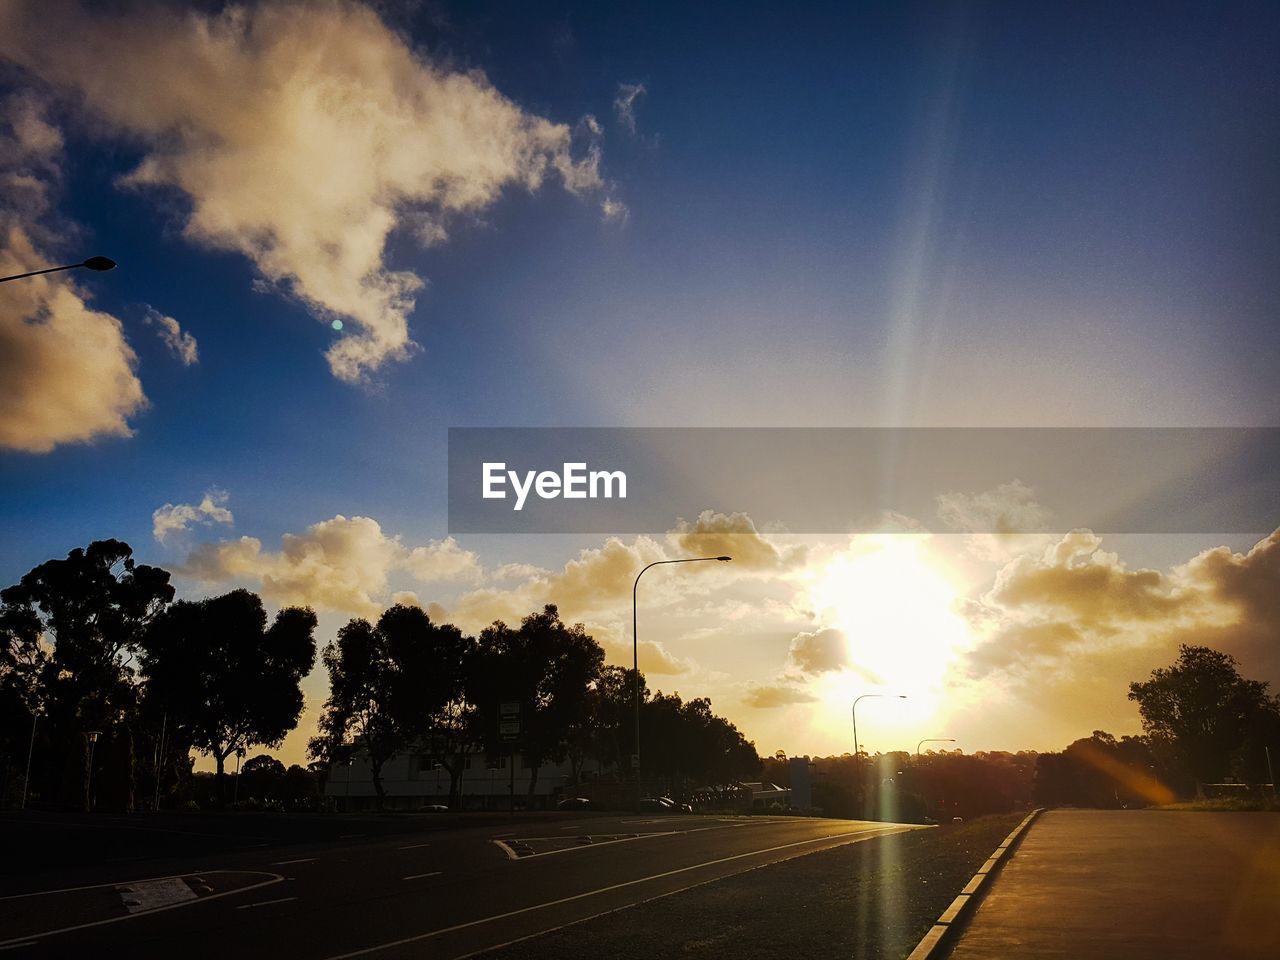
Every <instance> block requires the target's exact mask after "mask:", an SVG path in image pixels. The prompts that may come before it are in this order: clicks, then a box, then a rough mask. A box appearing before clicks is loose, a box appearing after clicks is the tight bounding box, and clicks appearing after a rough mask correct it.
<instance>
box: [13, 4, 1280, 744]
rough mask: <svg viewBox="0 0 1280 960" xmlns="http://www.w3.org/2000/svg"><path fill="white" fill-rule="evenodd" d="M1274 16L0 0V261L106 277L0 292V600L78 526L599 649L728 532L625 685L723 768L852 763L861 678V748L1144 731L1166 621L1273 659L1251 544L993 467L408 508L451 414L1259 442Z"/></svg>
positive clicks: (618, 646) (1271, 631) (1272, 166)
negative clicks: (814, 521) (693, 493)
mask: <svg viewBox="0 0 1280 960" xmlns="http://www.w3.org/2000/svg"><path fill="white" fill-rule="evenodd" d="M1278 33H1280V22H1278V21H1277V19H1276V17H1275V16H1274V8H1272V7H1270V6H1269V5H1268V4H1263V3H1258V4H1247V3H1243V4H1240V3H1228V4H1220V5H1213V6H1211V7H1210V6H1201V5H1182V4H1173V5H1169V4H1160V5H1144V4H1124V5H1115V4H1088V3H1085V4H1070V5H1067V4H1062V5H1054V4H1034V5H1027V4H1015V3H987V4H965V5H959V4H957V5H949V4H935V3H928V4H911V3H904V4H892V5H890V4H883V5H872V4H866V5H859V4H831V5H823V4H813V5H805V6H803V7H802V8H800V9H795V8H784V7H779V6H778V5H776V4H742V3H739V4H733V5H731V6H730V5H715V4H708V5H700V6H699V8H698V9H688V8H687V5H653V4H650V5H644V6H637V7H635V8H630V9H616V8H613V5H609V6H607V7H606V6H605V5H599V4H590V3H583V4H557V3H540V4H517V3H491V4H461V3H426V2H402V3H395V2H383V3H376V4H366V3H357V2H315V3H307V4H302V3H289V2H260V3H247V4H235V5H222V4H216V3H199V4H185V5H184V4H159V3H129V2H121V3H112V4H105V5H104V4H95V5H92V6H91V7H82V6H81V5H79V4H77V3H74V2H67V0H46V2H40V3H36V2H29V0H4V2H0V179H2V180H3V181H4V184H5V188H4V189H3V190H0V268H3V269H0V273H4V274H9V273H17V272H23V271H26V270H32V269H38V268H39V267H42V266H46V265H50V264H55V263H58V264H60V263H69V262H77V261H79V260H81V259H83V258H84V257H87V256H90V255H94V254H104V255H108V256H110V257H112V258H113V259H115V260H117V261H119V263H120V266H119V268H118V269H117V270H115V271H112V272H110V273H105V274H90V273H88V272H87V271H76V272H74V273H62V274H55V275H53V276H52V277H51V278H37V279H29V280H22V281H15V282H10V283H6V284H3V285H0V380H2V381H3V382H4V384H5V389H4V391H3V395H2V396H0V530H3V536H2V537H0V581H2V582H5V583H11V582H14V581H16V580H17V579H18V578H19V577H20V576H21V575H22V574H23V573H24V572H25V571H26V570H28V569H30V568H31V567H32V566H34V565H35V564H37V563H39V562H41V561H43V560H45V559H48V558H50V557H55V556H61V555H64V554H65V553H66V551H68V550H70V549H72V548H74V547H76V546H82V545H85V544H87V543H88V542H89V541H91V540H94V539H101V538H105V537H117V538H120V539H124V540H126V541H127V542H129V543H130V544H131V545H132V546H133V548H134V551H135V555H136V556H137V557H138V558H139V559H141V560H143V561H145V562H149V563H156V564H160V565H162V566H164V567H165V568H167V569H169V570H171V571H172V572H173V573H174V578H175V583H176V585H177V586H178V589H179V592H180V594H181V595H183V596H192V597H194V596H203V595H208V594H211V593H216V592H220V591H223V590H227V589H231V588H233V587H235V586H248V587H250V588H252V589H255V590H258V591H260V592H261V593H262V594H263V596H264V599H265V600H266V601H267V603H268V604H269V605H270V606H272V607H273V608H274V607H279V606H281V605H287V604H294V603H305V604H309V605H311V606H313V607H314V608H315V609H316V610H317V611H318V612H319V613H320V617H321V619H320V628H319V631H318V640H319V641H320V642H321V644H323V643H325V642H327V641H328V640H330V639H332V637H333V636H334V635H335V633H336V631H337V629H338V628H339V627H340V626H341V625H342V624H343V623H344V622H345V621H346V620H347V619H348V618H350V617H352V616H371V615H376V613H377V612H378V611H379V610H381V609H383V608H385V606H387V605H388V604H390V603H392V602H400V601H402V602H416V603H421V604H423V605H424V606H426V607H427V609H428V610H429V611H430V612H431V613H432V614H433V616H437V617H443V618H446V619H450V620H453V621H455V622H458V623H459V624H460V625H462V626H464V627H465V628H467V629H470V630H476V629H479V628H481V627H482V626H483V625H484V624H486V623H488V622H490V621H491V620H492V619H494V618H495V617H502V618H505V619H508V620H513V619H518V618H519V616H521V615H522V614H523V613H527V612H531V611H533V610H535V609H537V608H538V607H540V606H541V604H543V603H546V602H555V603H557V604H559V605H560V607H561V610H562V612H563V613H564V615H565V616H566V618H567V619H571V620H581V621H583V622H584V623H586V624H587V626H588V628H589V629H590V630H591V631H592V632H593V634H594V635H595V636H596V637H597V638H598V639H600V640H601V642H602V644H603V645H604V646H605V648H606V651H607V653H608V656H609V659H610V661H611V662H615V663H622V662H625V661H627V660H629V657H630V639H631V638H630V636H629V624H628V623H627V620H628V618H629V614H630V610H629V606H630V602H629V601H630V597H629V593H630V585H631V578H632V577H633V576H634V573H635V571H636V570H638V569H639V567H640V566H641V565H643V562H647V561H648V560H651V559H659V558H673V557H678V556H689V555H693V554H694V551H700V550H704V549H705V550H711V551H713V552H714V551H719V552H725V553H731V554H733V555H734V556H735V557H736V558H738V559H736V560H735V562H734V563H733V564H729V565H714V567H715V569H697V568H694V567H689V568H678V569H679V571H680V572H679V574H676V573H671V572H666V573H662V574H661V575H660V576H655V575H654V574H649V575H647V576H646V581H645V584H644V594H645V596H644V610H643V615H642V626H641V641H642V642H641V648H642V649H641V666H642V668H643V669H645V670H646V672H647V673H648V675H649V680H650V686H651V687H652V688H654V689H659V688H660V689H663V690H666V691H670V690H678V691H679V692H680V693H681V694H682V695H684V696H687V697H688V696H710V697H711V699H712V702H713V704H714V706H715V708H716V710H717V711H718V712H721V713H724V714H725V715H727V716H729V717H730V718H731V719H732V720H734V722H736V723H737V724H738V725H739V726H740V727H741V728H742V729H743V730H744V732H745V733H746V734H747V736H748V737H750V738H752V739H754V740H755V741H756V743H757V746H758V747H759V748H760V749H761V751H762V752H765V753H772V752H773V751H774V750H776V749H779V748H781V749H785V750H787V752H788V753H790V754H801V753H819V754H820V753H830V752H843V751H845V750H849V749H851V747H852V742H851V741H852V737H851V731H850V729H849V723H848V721H849V716H848V710H849V704H850V703H851V702H852V699H853V697H855V696H857V695H860V694H861V693H865V692H880V693H885V692H888V693H897V692H900V691H903V692H906V693H907V694H908V699H907V700H904V701H898V700H897V699H896V697H893V698H884V699H881V700H871V701H865V702H864V703H863V704H862V705H860V707H859V733H860V738H861V739H862V742H863V743H864V745H868V746H870V747H871V748H872V749H891V748H906V747H909V746H910V745H911V744H912V743H914V742H915V741H916V740H918V739H921V738H924V737H935V736H936V737H944V736H945V737H955V738H956V739H957V741H958V745H959V746H961V747H962V748H965V749H969V750H979V749H1017V748H1036V749H1052V748H1060V747H1061V746H1063V745H1065V744H1066V743H1068V742H1070V740H1072V739H1075V738H1076V737H1079V736H1087V735H1088V734H1089V733H1090V732H1091V731H1092V730H1094V729H1097V728H1105V729H1108V730H1110V731H1111V732H1113V733H1116V734H1120V733H1131V732H1136V731H1137V729H1138V718H1137V714H1136V711H1135V710H1134V709H1133V707H1132V705H1131V704H1129V703H1127V702H1126V700H1125V696H1124V694H1125V691H1126V689H1127V683H1128V682H1129V681H1130V680H1135V679H1141V678H1143V677H1144V676H1145V675H1146V674H1147V672H1149V671H1150V670H1151V669H1152V668H1154V667H1156V666H1160V665H1163V664H1166V663H1168V662H1170V661H1171V660H1172V659H1173V657H1174V656H1175V655H1176V649H1177V645H1178V643H1182V642H1209V643H1212V644H1215V645H1217V646H1219V647H1220V648H1221V649H1226V650H1228V651H1229V652H1231V653H1233V654H1234V655H1236V656H1237V657H1238V658H1239V659H1240V661H1241V665H1242V669H1243V670H1244V671H1245V672H1246V673H1247V674H1249V675H1252V676H1257V677H1261V678H1263V679H1271V680H1273V681H1278V682H1280V654H1278V653H1277V652H1276V651H1277V649H1280V647H1278V645H1277V641H1278V640H1280V635H1278V634H1277V631H1278V630H1280V627H1278V626H1277V624H1278V623H1280V606H1278V605H1280V601H1277V599H1276V598H1277V597H1280V589H1277V587H1280V540H1278V539H1277V537H1276V536H1275V534H1274V533H1273V531H1272V530H1265V529H1264V530H1258V531H1255V533H1254V534H1253V535H1251V536H1249V535H1238V534H1237V535H1231V536H1216V537H1215V536H1187V535H1178V536H1174V535H1158V534H1145V535H1129V536H1109V535H1108V536H1098V535H1095V534H1094V533H1092V532H1090V531H1065V530H1054V529H1053V521H1052V517H1053V509H1054V504H1052V503H1041V502H1040V501H1038V500H1037V499H1036V491H1035V490H1034V489H1029V488H1027V487H1026V486H1025V485H1022V484H1020V483H1019V482H1018V481H1019V478H1018V477H1014V476H1010V477H1008V478H1007V483H1005V484H1001V485H999V486H997V487H995V488H992V489H990V490H986V491H946V490H939V491H938V493H939V495H940V496H943V495H945V496H950V497H952V498H953V499H952V500H950V501H948V503H949V504H950V508H951V509H950V515H951V516H952V518H953V519H954V521H955V522H954V523H953V524H952V527H953V532H952V533H950V534H943V535H931V536H928V535H923V534H910V533H903V532H901V530H903V529H908V530H909V529H910V523H909V522H907V523H905V524H904V523H899V524H898V526H896V527H895V526H894V525H893V524H889V525H887V526H886V528H885V532H883V533H879V534H875V533H871V534H862V535H857V536H840V537H836V536H829V537H812V536H796V535H791V534H788V533H786V532H785V531H784V530H780V529H778V528H777V525H776V522H775V521H776V518H771V517H763V516H747V515H744V514H742V513H741V512H740V505H736V504H734V503H717V502H708V503H706V504H705V505H704V510H705V512H703V513H701V514H700V515H698V516H684V517H680V516H675V515H673V516H672V517H671V518H670V526H669V528H668V530H667V531H655V532H654V534H653V535H651V536H642V537H636V536H625V537H618V538H609V537H607V536H596V537H583V536H558V535H539V536H533V535H523V536H521V535H508V536H496V535H489V536H461V535H460V536H458V537H450V536H449V531H448V529H447V523H446V515H447V502H446V499H445V467H446V431H447V430H448V428H449V427H459V426H503V427H513V426H514V427H519V426H779V427H802V426H955V427H962V426H1035V427H1053V426H1092V427H1106V426H1149V427H1162V426H1255V427H1256V426H1275V425H1277V423H1280V394H1277V392H1276V391H1275V387H1274V381H1275V376H1274V373H1275V370H1276V369H1277V366H1278V361H1280V332H1278V326H1277V323H1276V302H1277V296H1276V294H1277V281H1276V279H1275V271H1274V268H1273V264H1274V263H1275V262H1276V260H1277V254H1278V253H1280V250H1278V249H1277V247H1278V246H1280V244H1278V238H1280V231H1278V230H1277V226H1278V225H1280V224H1278V218H1277V213H1278V211H1280V204H1278V201H1280V181H1278V177H1277V172H1276V171H1277V170H1280V165H1278V164H1277V162H1276V161H1277V147H1278V145H1280V144H1278V143H1277V140H1278V139H1280V124H1277V123H1276V122H1275V121H1276V104H1277V103H1278V102H1280V98H1277V92H1278V91H1277V86H1278V80H1280V70H1278V68H1277V66H1276V63H1275V58H1274V50H1275V49H1276V46H1277V40H1280V37H1278V36H1277V34H1278ZM957 497H958V498H960V499H955V498H957ZM993 516H995V517H1005V516H1008V517H1016V518H1019V520H1020V522H1021V525H1020V526H1019V527H1018V529H1019V530H1021V531H1022V532H1021V533H1019V534H1018V535H1013V534H1010V535H1007V536H991V535H986V534H983V533H980V532H975V531H979V530H982V529H990V528H991V527H990V525H989V523H990V519H991V517H993ZM898 519H899V521H902V520H903V519H904V518H898ZM905 519H906V520H908V521H909V519H910V518H905ZM983 519H985V521H986V525H984V523H983V522H981V521H982V520H983ZM1277 522H1278V523H1280V517H1277ZM891 530H897V531H898V532H889V531H891ZM664 569H665V570H667V571H670V570H671V568H664ZM305 690H306V693H307V698H308V707H307V711H308V712H307V714H306V715H305V716H304V718H303V721H302V724H301V726H300V728H299V731H298V732H297V733H295V734H294V735H292V736H291V737H290V738H289V740H288V741H286V744H285V746H284V747H283V748H282V753H281V755H282V756H284V757H285V758H286V759H289V760H300V759H301V758H302V754H303V750H304V746H305V740H306V738H307V736H309V735H310V732H311V725H312V724H313V722H314V718H315V715H316V713H317V711H318V709H319V706H320V704H321V703H322V702H323V698H324V696H325V678H324V677H323V675H322V671H319V672H317V673H315V674H313V675H312V676H311V677H310V678H308V680H307V681H306V684H305ZM864 711H865V713H864Z"/></svg>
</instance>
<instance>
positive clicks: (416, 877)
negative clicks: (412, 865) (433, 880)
mask: <svg viewBox="0 0 1280 960" xmlns="http://www.w3.org/2000/svg"><path fill="white" fill-rule="evenodd" d="M442 873H444V871H443V870H433V871H432V872H431V873H415V874H413V875H412V876H408V877H401V878H400V879H401V880H421V879H422V878H423V877H438V876H440V874H442Z"/></svg>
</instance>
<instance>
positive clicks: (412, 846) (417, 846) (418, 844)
mask: <svg viewBox="0 0 1280 960" xmlns="http://www.w3.org/2000/svg"><path fill="white" fill-rule="evenodd" d="M429 846H431V844H430V843H411V844H409V845H408V846H407V847H401V848H400V849H401V850H417V849H418V848H419V847H429Z"/></svg>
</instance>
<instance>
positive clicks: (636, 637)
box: [631, 557, 733, 813]
mask: <svg viewBox="0 0 1280 960" xmlns="http://www.w3.org/2000/svg"><path fill="white" fill-rule="evenodd" d="M732 559H733V557H684V558H682V559H680V560H655V561H654V562H653V563H651V564H649V565H648V566H646V567H644V568H642V569H641V571H640V572H639V573H637V574H636V582H635V583H634V584H632V585H631V669H632V671H633V672H634V674H635V676H634V678H633V680H634V685H635V713H636V749H635V756H634V759H635V768H636V813H639V812H640V789H641V788H640V634H639V628H638V626H637V623H638V615H637V603H636V598H637V592H638V591H639V589H640V578H641V577H643V576H644V572H645V570H648V569H649V568H650V567H660V566H662V565H663V564H664V563H705V562H706V561H708V560H718V561H720V562H721V563H728V562H729V561H730V560H732Z"/></svg>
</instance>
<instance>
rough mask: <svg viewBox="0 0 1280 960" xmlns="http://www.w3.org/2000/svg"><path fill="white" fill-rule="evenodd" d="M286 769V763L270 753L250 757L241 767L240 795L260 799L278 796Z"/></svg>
mask: <svg viewBox="0 0 1280 960" xmlns="http://www.w3.org/2000/svg"><path fill="white" fill-rule="evenodd" d="M284 771H285V768H284V764H283V763H281V762H280V761H279V760H277V759H276V758H275V757H273V756H271V755H270V754H266V753H260V754H258V755H257V756H256V757H250V758H249V759H248V760H246V761H245V762H244V765H243V766H241V768H240V796H242V797H244V798H245V799H250V798H256V799H258V800H266V799H268V798H272V799H276V798H278V796H279V793H280V787H281V784H282V783H283V782H284Z"/></svg>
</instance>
